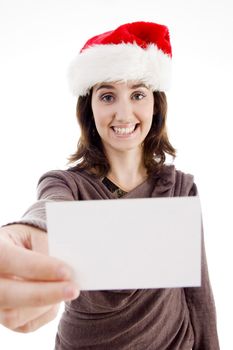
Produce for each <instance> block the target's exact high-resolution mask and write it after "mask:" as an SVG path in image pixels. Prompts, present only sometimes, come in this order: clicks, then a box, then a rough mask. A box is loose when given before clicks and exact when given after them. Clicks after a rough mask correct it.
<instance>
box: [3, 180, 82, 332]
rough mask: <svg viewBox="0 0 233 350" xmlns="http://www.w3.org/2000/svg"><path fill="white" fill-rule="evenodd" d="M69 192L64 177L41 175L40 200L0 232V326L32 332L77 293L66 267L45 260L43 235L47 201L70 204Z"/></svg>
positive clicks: (54, 261) (46, 242) (55, 260)
mask: <svg viewBox="0 0 233 350" xmlns="http://www.w3.org/2000/svg"><path fill="white" fill-rule="evenodd" d="M73 190H74V191H75V188H73V189H72V186H71V187H69V186H68V185H67V183H66V181H65V179H61V178H57V177H53V176H49V177H46V176H44V177H43V178H41V181H40V183H39V186H38V201H37V202H36V203H35V204H34V205H33V206H31V207H30V208H29V210H28V211H27V212H26V213H25V215H24V216H23V218H22V219H21V220H20V221H18V222H17V223H14V224H11V225H7V226H5V227H2V228H0V323H1V324H3V325H4V326H6V327H7V328H10V329H11V330H14V331H18V332H30V331H33V330H36V329H37V328H39V327H41V326H42V325H44V324H46V323H48V322H49V321H50V320H52V319H54V318H55V316H56V314H57V310H58V305H59V303H60V302H61V301H64V300H72V299H75V298H77V296H78V294H79V291H78V289H77V286H76V284H75V283H74V282H73V279H72V278H73V275H72V271H71V270H70V268H69V266H67V265H66V264H65V263H64V262H62V261H59V260H58V259H55V258H52V257H49V256H48V239H47V234H46V215H45V202H46V201H47V200H72V199H73V198H74V196H73ZM62 270H63V271H66V273H65V274H62Z"/></svg>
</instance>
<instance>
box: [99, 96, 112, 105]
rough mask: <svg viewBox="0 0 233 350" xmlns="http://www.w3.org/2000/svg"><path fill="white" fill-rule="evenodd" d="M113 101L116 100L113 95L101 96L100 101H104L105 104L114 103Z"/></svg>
mask: <svg viewBox="0 0 233 350" xmlns="http://www.w3.org/2000/svg"><path fill="white" fill-rule="evenodd" d="M113 99H114V97H113V96H112V95H110V94H104V95H101V96H100V100H101V101H104V102H107V103H110V102H112V101H113Z"/></svg>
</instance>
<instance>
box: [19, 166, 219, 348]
mask: <svg viewBox="0 0 233 350" xmlns="http://www.w3.org/2000/svg"><path fill="white" fill-rule="evenodd" d="M195 195H197V188H196V185H195V184H194V182H193V177H192V175H188V174H184V173H182V172H181V171H178V170H176V169H175V168H174V166H165V167H164V168H163V170H162V172H161V173H160V175H157V176H150V177H149V178H148V179H147V180H146V181H144V182H143V183H142V184H140V185H139V186H137V187H136V188H135V189H133V190H132V191H130V192H128V193H126V194H124V195H123V196H122V197H121V198H120V199H119V200H122V199H124V198H147V197H174V196H195ZM113 198H117V194H116V193H112V192H111V191H110V190H109V189H108V188H107V187H106V186H105V185H104V184H103V183H102V181H101V180H100V179H98V178H96V177H95V176H93V175H91V174H89V173H87V172H85V171H80V170H79V171H78V170H75V168H73V169H69V170H60V171H57V170H54V171H50V172H48V173H46V174H45V175H43V176H42V177H41V178H40V181H39V184H38V201H37V202H36V203H35V204H34V205H32V206H31V207H30V208H29V209H28V211H27V212H26V213H25V215H24V217H23V218H22V220H21V221H20V222H21V223H27V224H31V225H34V226H37V227H39V228H42V229H44V230H46V214H45V202H46V201H48V200H91V199H113ZM202 243H203V244H202V248H203V249H202V286H201V287H197V288H172V289H171V288H167V289H150V290H146V289H145V290H144V289H140V290H118V291H90V292H88V291H82V292H81V293H80V296H79V297H78V298H77V299H76V300H74V301H71V302H67V303H66V306H65V311H64V313H63V316H62V319H61V321H60V324H59V328H58V333H57V337H56V350H73V349H82V350H83V349H95V350H100V349H101V350H105V349H106V350H110V349H111V350H114V349H117V350H126V349H127V350H128V349H133V350H144V349H149V350H152V349H153V350H190V349H193V350H207V349H208V350H218V349H219V343H218V336H217V330H216V316H215V306H214V300H213V296H212V292H211V286H210V282H209V277H208V270H207V264H206V257H205V249H204V241H203V242H202Z"/></svg>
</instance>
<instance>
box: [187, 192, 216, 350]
mask: <svg viewBox="0 0 233 350" xmlns="http://www.w3.org/2000/svg"><path fill="white" fill-rule="evenodd" d="M190 195H197V189H196V186H195V185H194V186H193V188H192V190H191V192H190ZM184 291H185V296H186V301H187V305H188V308H189V314H190V320H191V323H192V326H193V331H194V347H193V350H219V341H218V334H217V325H216V322H217V321H216V311H215V304H214V298H213V294H212V289H211V285H210V280H209V274H208V267H207V260H206V253H205V243H204V234H203V230H202V254H201V287H197V288H185V289H184Z"/></svg>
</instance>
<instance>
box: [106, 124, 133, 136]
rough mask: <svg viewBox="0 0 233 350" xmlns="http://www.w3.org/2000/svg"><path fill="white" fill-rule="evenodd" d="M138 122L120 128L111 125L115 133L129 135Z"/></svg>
mask: <svg viewBox="0 0 233 350" xmlns="http://www.w3.org/2000/svg"><path fill="white" fill-rule="evenodd" d="M138 125H139V124H135V125H132V126H130V127H127V128H122V127H119V126H112V127H111V128H112V130H113V131H114V132H115V133H116V134H117V135H130V134H132V133H133V132H134V131H135V130H136V129H137V126H138Z"/></svg>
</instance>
